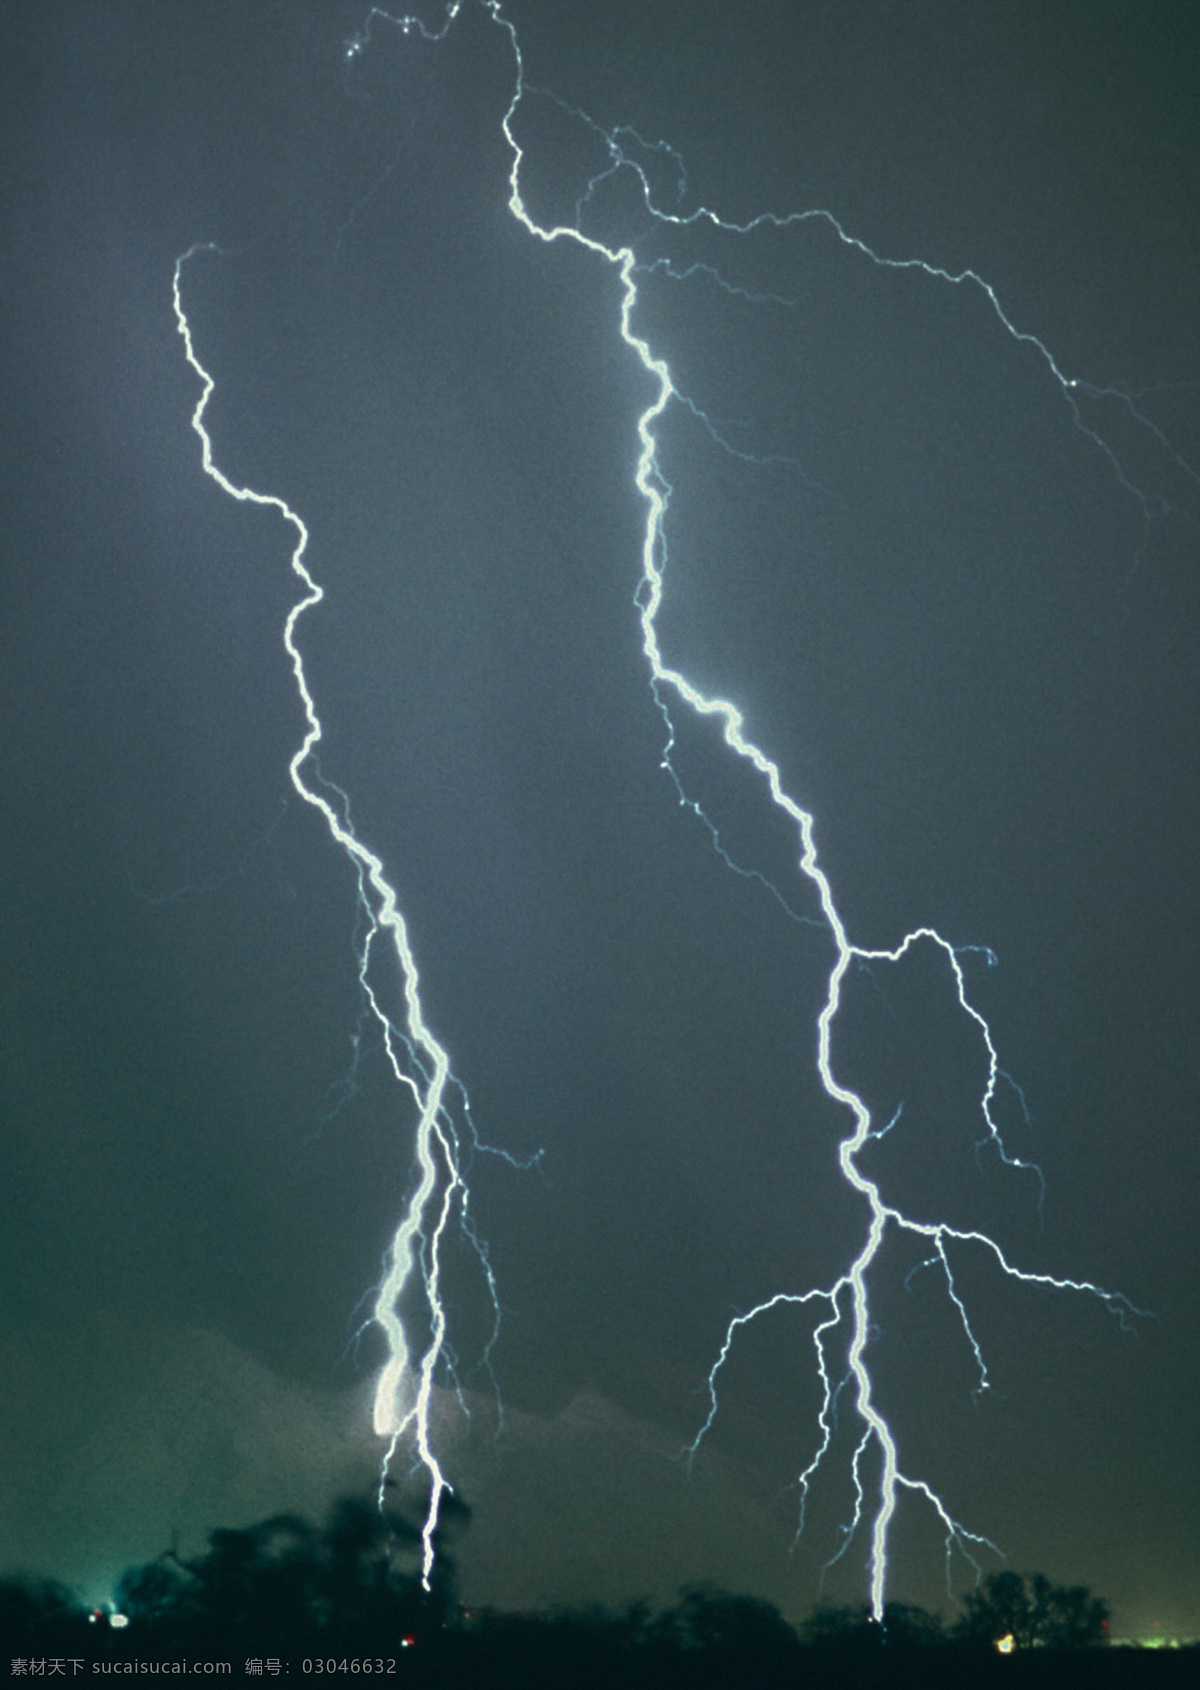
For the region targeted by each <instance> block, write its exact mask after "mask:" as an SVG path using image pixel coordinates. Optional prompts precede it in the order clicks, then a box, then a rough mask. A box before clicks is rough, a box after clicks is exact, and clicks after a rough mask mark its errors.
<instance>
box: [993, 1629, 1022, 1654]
mask: <svg viewBox="0 0 1200 1690" xmlns="http://www.w3.org/2000/svg"><path fill="white" fill-rule="evenodd" d="M1016 1646H1017V1640H1016V1638H1015V1637H1014V1636H1013V1634H1012V1632H1011V1631H1010V1632H1009V1634H1008V1636H1007V1637H998V1638H997V1639H996V1653H997V1654H998V1655H1011V1654H1012V1652H1013V1650H1014V1649H1015V1648H1016Z"/></svg>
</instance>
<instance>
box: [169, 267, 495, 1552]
mask: <svg viewBox="0 0 1200 1690" xmlns="http://www.w3.org/2000/svg"><path fill="white" fill-rule="evenodd" d="M215 250H216V248H214V247H212V246H194V247H191V248H189V250H188V251H187V252H185V253H184V254H183V255H182V256H181V257H180V258H179V259H178V260H177V261H176V264H175V277H174V291H173V298H174V305H175V317H176V322H177V325H178V329H179V333H180V334H181V335H182V337H183V344H184V348H185V351H186V354H187V361H188V363H189V364H190V365H191V367H192V369H193V370H194V371H195V372H196V375H197V376H198V377H199V379H200V383H201V394H200V398H199V400H198V401H197V403H196V408H195V410H194V411H193V412H192V427H193V429H194V430H195V431H196V433H197V434H198V435H199V437H200V447H201V454H202V462H203V466H204V473H205V474H206V475H208V476H211V477H212V479H213V480H214V481H215V482H216V484H217V486H218V487H220V489H221V490H222V492H223V493H226V494H227V495H228V496H229V497H230V498H231V499H236V500H237V501H238V502H239V503H241V504H251V505H258V506H260V507H262V508H264V509H268V510H274V511H277V512H278V513H279V515H280V516H281V517H282V518H283V519H284V521H285V522H286V523H288V524H289V526H290V527H291V528H292V530H293V532H294V534H295V537H296V539H295V545H294V547H293V549H292V555H291V567H292V573H293V574H294V575H295V576H296V577H297V579H298V580H299V582H300V585H301V589H302V592H301V596H300V598H298V599H297V601H296V603H295V604H294V605H293V606H292V608H291V610H290V611H289V612H288V615H287V619H286V621H285V623H284V628H283V644H284V648H285V650H286V652H287V654H288V657H289V659H290V660H291V665H292V673H293V675H294V677H295V681H296V690H297V693H298V694H299V697H300V702H301V705H302V707H303V711H304V721H305V732H304V738H303V740H302V742H301V744H300V747H299V749H298V750H297V751H296V753H295V755H294V756H293V758H292V760H291V763H290V765H289V771H288V772H289V774H290V776H291V781H292V785H293V787H294V788H295V790H296V792H297V793H298V794H299V795H300V797H301V798H302V799H303V800H304V802H305V803H306V804H310V805H311V806H312V808H313V809H314V810H316V811H318V812H319V814H320V815H321V816H322V817H323V819H324V821H325V825H326V827H327V828H328V829H329V832H330V835H331V836H332V838H333V839H334V841H335V842H336V844H337V845H339V846H340V847H341V849H342V851H343V852H344V853H345V855H346V857H347V858H348V859H349V861H350V863H351V865H352V866H353V869H354V871H355V874H356V876H357V881H358V900H359V908H360V912H361V916H362V932H361V936H360V941H359V949H358V962H359V970H358V977H359V983H360V985H361V987H362V991H363V995H364V999H365V1001H366V1004H367V1005H368V1008H369V1010H370V1013H371V1015H373V1016H374V1018H375V1020H376V1022H377V1023H378V1025H379V1028H380V1032H381V1036H382V1042H383V1048H384V1050H385V1052H386V1055H387V1059H388V1063H389V1065H390V1067H391V1071H392V1073H393V1075H394V1076H395V1079H396V1081H397V1083H398V1084H399V1085H400V1086H401V1087H402V1088H403V1089H404V1090H406V1091H408V1092H409V1093H410V1094H411V1096H412V1099H413V1102H414V1104H415V1106H416V1110H417V1123H416V1129H415V1135H414V1161H415V1166H416V1170H417V1181H416V1186H415V1189H414V1190H413V1191H412V1193H411V1194H410V1196H409V1198H408V1201H407V1204H406V1205H405V1209H404V1213H403V1215H402V1217H401V1219H400V1222H399V1224H398V1226H397V1228H396V1231H395V1234H394V1236H393V1238H392V1242H391V1246H390V1248H389V1250H388V1254H387V1259H386V1264H385V1269H384V1274H383V1278H382V1280H381V1282H380V1284H379V1287H378V1290H377V1292H376V1296H375V1303H374V1308H373V1311H372V1318H373V1319H374V1321H375V1323H376V1325H377V1326H378V1327H379V1329H380V1330H381V1332H382V1333H383V1336H384V1339H385V1340H386V1343H387V1351H388V1358H387V1362H386V1364H385V1365H384V1368H383V1370H382V1372H381V1374H380V1376H379V1380H378V1383H377V1386H376V1390H375V1410H374V1424H375V1431H376V1433H377V1434H378V1435H379V1436H380V1437H381V1438H385V1439H386V1440H387V1449H386V1454H385V1456H384V1459H383V1465H382V1470H381V1474H380V1502H381V1504H382V1501H383V1487H384V1484H385V1483H386V1479H387V1474H388V1469H389V1467H390V1464H391V1461H392V1458H393V1456H394V1455H395V1453H396V1450H397V1448H398V1447H399V1444H400V1441H401V1439H402V1438H404V1437H405V1435H406V1434H411V1436H412V1438H413V1441H414V1443H415V1447H416V1454H417V1459H418V1462H419V1464H420V1465H421V1466H422V1467H423V1468H424V1470H425V1472H426V1474H427V1475H428V1480H429V1504H428V1508H427V1510H426V1515H425V1522H424V1527H423V1532H422V1576H423V1579H424V1581H425V1583H426V1585H428V1582H429V1577H430V1573H431V1571H432V1568H433V1558H434V1534H435V1532H436V1530H437V1525H438V1518H439V1514H440V1509H441V1503H442V1499H443V1497H444V1495H445V1493H446V1491H447V1490H448V1489H449V1484H448V1481H447V1479H446V1476H445V1473H444V1472H443V1470H442V1466H441V1463H440V1462H439V1460H438V1457H437V1453H436V1451H435V1449H434V1446H433V1439H432V1436H431V1430H430V1414H431V1408H432V1401H433V1388H434V1380H435V1376H436V1374H437V1371H438V1368H439V1366H440V1365H442V1364H444V1363H445V1362H446V1361H447V1351H446V1341H447V1320H446V1310H445V1307H444V1304H443V1301H442V1261H443V1248H442V1247H443V1243H444V1240H445V1237H446V1233H447V1229H448V1227H449V1226H450V1224H451V1221H452V1219H453V1217H454V1215H455V1212H456V1210H457V1212H458V1215H459V1217H460V1222H461V1224H462V1227H463V1231H464V1234H465V1236H466V1237H467V1239H468V1241H469V1242H470V1243H471V1244H472V1245H473V1246H474V1248H475V1250H476V1253H477V1255H478V1257H479V1260H480V1263H481V1266H482V1268H483V1272H484V1275H485V1278H486V1281H487V1285H488V1289H489V1291H490V1293H491V1297H492V1306H493V1310H494V1311H497V1313H498V1308H499V1305H498V1303H497V1301H496V1288H495V1283H494V1280H493V1278H492V1272H491V1267H490V1265H489V1262H488V1258H487V1252H486V1250H485V1249H484V1248H483V1246H482V1244H481V1243H480V1241H479V1239H478V1238H477V1235H476V1234H475V1232H474V1229H473V1227H472V1226H471V1224H470V1221H469V1219H468V1214H467V1188H466V1184H465V1180H464V1171H463V1170H464V1155H463V1146H462V1145H461V1143H460V1139H459V1134H458V1132H457V1130H456V1128H455V1126H454V1122H453V1117H452V1114H451V1111H450V1105H449V1098H448V1091H449V1089H450V1087H451V1086H452V1085H453V1084H454V1080H453V1076H452V1074H451V1071H450V1059H449V1057H448V1055H447V1053H446V1051H445V1049H444V1048H443V1046H442V1045H441V1044H440V1043H439V1042H438V1040H437V1039H436V1038H435V1036H434V1034H433V1032H432V1030H431V1029H430V1027H429V1026H428V1024H427V1023H426V1020H425V1015H424V1011H423V1009H422V1005H421V990H420V974H419V972H418V969H417V962H416V958H415V956H414V955H413V950H412V946H411V944H410V942H409V936H408V928H407V926H406V924H405V920H404V916H403V914H402V913H401V911H400V907H399V903H398V901H397V896H396V891H395V888H394V887H393V886H392V885H391V883H390V881H389V880H388V878H387V874H386V871H385V869H384V864H383V860H382V858H380V857H379V856H378V855H377V854H376V853H375V852H374V851H372V850H371V849H370V847H369V846H368V845H366V844H365V843H364V842H363V841H362V839H360V838H359V836H358V834H357V833H356V832H355V830H354V826H353V823H352V821H351V818H350V805H349V801H348V799H347V798H346V795H345V793H344V792H342V791H341V789H340V788H338V787H336V786H334V785H333V784H332V783H331V782H328V781H326V780H324V779H322V777H321V775H320V772H319V770H318V769H317V765H316V751H317V747H318V745H319V744H320V742H321V739H322V728H321V720H320V717H319V716H318V714H317V708H316V705H315V703H314V702H313V697H312V693H311V691H310V690H309V685H308V679H307V676H306V673H305V668H304V659H303V657H302V655H301V652H300V647H299V645H298V643H297V629H298V627H299V624H300V619H301V618H302V617H303V616H304V615H305V613H306V612H307V611H310V610H312V609H314V608H315V607H316V606H317V605H319V604H320V603H321V601H322V599H323V598H324V596H325V595H324V591H323V589H322V588H321V586H320V585H319V583H318V582H317V581H316V579H315V578H314V577H313V575H312V574H311V573H310V571H309V568H308V565H307V563H306V561H305V554H306V552H307V550H308V541H309V535H308V529H307V527H306V526H305V524H304V521H303V519H302V518H301V517H300V516H298V515H297V513H296V512H295V511H294V510H293V509H292V508H291V506H290V505H289V504H288V503H287V501H286V500H284V499H282V498H280V497H279V496H278V495H277V494H274V493H261V492H256V491H255V490H254V489H253V488H250V487H244V486H240V485H239V484H238V483H237V482H235V481H231V480H230V479H229V477H228V476H227V475H226V474H225V473H224V471H223V470H221V469H220V467H219V466H218V465H217V463H216V461H215V459H214V456H213V448H212V440H211V438H210V436H209V433H208V430H207V428H206V426H205V420H204V419H205V413H206V411H207V409H208V402H209V400H210V399H211V398H212V395H213V392H214V389H215V385H216V384H215V382H214V380H213V378H212V376H211V375H210V374H209V373H208V371H207V370H206V369H205V367H204V365H203V364H202V363H201V362H200V360H199V358H198V357H197V355H196V349H195V343H194V341H193V338H192V330H191V325H190V323H189V321H188V318H187V314H186V312H185V311H184V308H183V297H182V278H183V271H184V268H185V266H186V265H187V264H188V263H189V261H190V260H191V259H192V258H193V257H194V256H195V255H196V253H198V252H203V251H210V252H211V251H215ZM306 771H310V772H311V773H310V778H309V779H306ZM377 942H379V943H381V944H384V945H386V946H388V947H389V948H390V953H391V961H392V963H393V964H394V966H395V970H396V974H397V976H398V979H399V982H400V989H401V996H402V1001H403V1005H404V1016H403V1022H402V1024H401V1025H399V1026H397V1025H396V1023H395V1022H394V1021H393V1019H392V1016H391V1015H390V1014H389V1012H388V1010H387V1009H386V1007H385V1006H384V1004H383V1002H382V1001H381V999H380V996H379V994H378V992H377V991H376V989H375V986H374V985H373V984H372V981H371V978H370V968H371V961H372V953H373V951H374V949H375V946H376V943H377ZM468 1118H469V1117H468ZM418 1287H419V1289H420V1292H421V1295H422V1297H423V1301H424V1309H425V1316H426V1321H427V1324H428V1328H429V1336H428V1339H427V1341H426V1343H425V1346H424V1349H423V1351H422V1352H421V1353H420V1354H419V1355H416V1356H414V1355H413V1354H412V1352H411V1348H410V1344H409V1339H408V1336H407V1333H406V1331H405V1325H404V1321H403V1319H402V1317H401V1313H400V1308H401V1304H402V1302H403V1301H404V1300H405V1299H406V1297H408V1296H410V1295H411V1294H412V1292H413V1291H414V1290H415V1289H416V1288H418Z"/></svg>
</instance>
